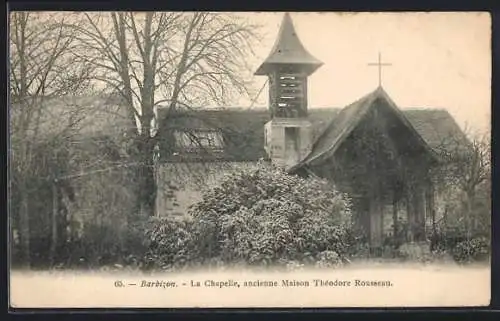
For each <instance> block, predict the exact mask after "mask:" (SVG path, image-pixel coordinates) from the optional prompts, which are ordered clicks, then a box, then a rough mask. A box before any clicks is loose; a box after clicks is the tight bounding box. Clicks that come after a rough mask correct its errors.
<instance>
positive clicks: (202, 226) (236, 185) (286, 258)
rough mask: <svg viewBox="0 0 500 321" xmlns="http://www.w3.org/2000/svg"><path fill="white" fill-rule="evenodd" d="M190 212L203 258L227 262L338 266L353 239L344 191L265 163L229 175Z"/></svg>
mask: <svg viewBox="0 0 500 321" xmlns="http://www.w3.org/2000/svg"><path fill="white" fill-rule="evenodd" d="M190 215H191V216H192V217H193V222H194V223H193V228H194V230H193V231H194V234H195V239H196V240H197V242H198V254H199V255H200V257H205V258H212V259H213V258H217V260H218V261H220V262H223V263H224V264H225V265H228V264H240V263H244V264H249V265H258V266H269V265H280V266H287V265H288V264H290V263H291V262H295V263H297V264H302V263H314V262H318V261H319V262H323V263H321V264H327V263H328V264H331V265H336V264H339V262H342V261H343V260H344V259H345V257H346V256H347V254H348V249H349V246H350V241H351V224H352V223H351V211H350V202H349V200H348V198H347V197H346V196H345V195H343V194H341V193H339V192H338V191H336V190H335V189H334V188H333V186H331V184H330V183H328V182H327V181H324V180H319V179H304V178H300V177H298V176H291V175H288V174H287V173H285V172H284V171H283V170H281V169H279V168H276V167H273V166H268V165H265V164H259V165H258V166H257V167H256V168H253V169H246V170H242V171H239V172H233V173H230V174H228V175H226V177H225V178H224V179H223V180H222V182H221V184H220V185H219V186H217V187H215V188H213V189H211V190H208V191H206V192H205V193H204V195H203V198H202V200H201V201H200V202H198V203H197V204H195V205H193V206H192V207H191V209H190ZM295 263H294V264H295Z"/></svg>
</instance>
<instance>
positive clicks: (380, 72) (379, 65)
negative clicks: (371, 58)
mask: <svg viewBox="0 0 500 321" xmlns="http://www.w3.org/2000/svg"><path fill="white" fill-rule="evenodd" d="M368 66H378V86H379V87H382V67H383V66H392V64H391V63H387V62H384V63H383V62H382V54H381V53H380V52H379V53H378V62H373V63H369V64H368Z"/></svg>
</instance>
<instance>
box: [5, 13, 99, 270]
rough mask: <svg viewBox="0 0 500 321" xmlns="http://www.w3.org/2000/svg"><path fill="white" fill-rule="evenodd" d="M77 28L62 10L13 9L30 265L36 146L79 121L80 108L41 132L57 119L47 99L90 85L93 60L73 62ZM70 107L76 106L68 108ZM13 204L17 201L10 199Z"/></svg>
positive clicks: (16, 141) (15, 137) (16, 178)
mask: <svg viewBox="0 0 500 321" xmlns="http://www.w3.org/2000/svg"><path fill="white" fill-rule="evenodd" d="M75 40H76V38H75V37H74V32H73V31H72V30H70V29H68V28H66V27H65V20H64V16H63V15H61V14H34V13H29V12H13V13H12V14H11V15H10V75H9V76H10V134H11V136H10V137H11V148H10V169H11V193H12V192H13V185H15V186H14V187H15V191H16V193H17V195H15V197H16V198H17V199H18V200H19V211H18V212H19V215H18V217H19V220H18V227H19V240H20V244H21V253H22V257H23V259H22V262H23V265H25V266H26V267H28V268H29V266H30V224H29V221H30V215H29V213H28V212H29V210H28V199H29V195H30V194H29V191H30V189H32V186H31V184H30V181H29V179H30V177H34V176H35V173H34V168H35V167H36V166H35V164H36V163H37V162H39V161H40V160H39V159H35V156H34V155H35V150H36V148H37V146H38V145H40V143H41V140H42V138H41V137H42V136H43V137H44V138H45V139H46V140H48V139H51V140H57V139H62V136H64V135H67V134H68V130H69V129H71V128H74V127H75V126H76V124H77V123H78V121H79V117H78V116H77V114H76V113H74V114H71V115H69V116H70V117H69V118H68V119H69V123H68V124H66V125H64V126H61V127H59V128H58V132H57V133H56V132H53V133H52V135H50V137H47V135H40V131H41V128H42V127H43V126H44V125H45V128H47V127H50V125H49V126H47V124H46V123H45V124H44V122H47V121H48V119H49V121H50V120H51V118H52V120H54V119H53V118H54V117H57V116H58V115H53V117H50V116H48V115H47V114H46V112H47V110H46V105H45V104H44V102H45V101H46V100H47V99H50V98H52V97H58V96H64V95H67V94H69V93H71V94H76V93H78V92H81V91H82V90H85V89H86V88H87V86H88V85H89V82H88V79H89V77H88V76H89V74H90V70H91V68H90V66H84V65H77V64H74V63H71V62H72V61H71V56H70V51H71V48H72V47H73V46H74V44H75ZM68 112H70V113H71V111H68ZM11 205H12V204H11Z"/></svg>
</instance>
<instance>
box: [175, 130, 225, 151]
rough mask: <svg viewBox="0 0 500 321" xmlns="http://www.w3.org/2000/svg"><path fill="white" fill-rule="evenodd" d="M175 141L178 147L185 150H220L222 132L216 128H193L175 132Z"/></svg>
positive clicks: (221, 147)
mask: <svg viewBox="0 0 500 321" xmlns="http://www.w3.org/2000/svg"><path fill="white" fill-rule="evenodd" d="M175 141H176V145H177V147H178V148H180V149H182V150H184V151H187V152H196V151H200V150H208V151H212V152H217V151H222V149H223V139H222V134H221V133H220V132H219V131H217V130H193V131H185V132H180V131H179V132H176V133H175Z"/></svg>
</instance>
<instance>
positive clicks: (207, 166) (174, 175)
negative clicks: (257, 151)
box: [156, 162, 256, 217]
mask: <svg viewBox="0 0 500 321" xmlns="http://www.w3.org/2000/svg"><path fill="white" fill-rule="evenodd" d="M255 164H256V163H254V162H212V163H166V164H162V165H160V167H159V169H158V172H157V183H158V194H157V198H156V215H157V216H167V215H172V216H175V217H183V216H186V215H187V213H188V208H189V206H190V205H192V204H194V203H196V202H198V201H200V200H201V197H202V194H203V191H204V190H205V189H207V188H208V189H209V188H213V187H214V186H216V185H217V184H218V183H219V182H220V181H221V179H222V178H223V176H224V174H228V173H230V172H231V171H234V170H241V169H245V168H248V167H251V166H254V165H255Z"/></svg>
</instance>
